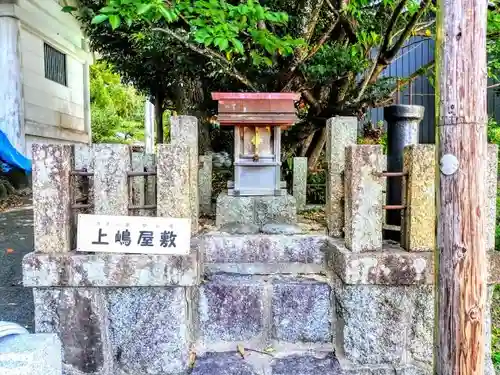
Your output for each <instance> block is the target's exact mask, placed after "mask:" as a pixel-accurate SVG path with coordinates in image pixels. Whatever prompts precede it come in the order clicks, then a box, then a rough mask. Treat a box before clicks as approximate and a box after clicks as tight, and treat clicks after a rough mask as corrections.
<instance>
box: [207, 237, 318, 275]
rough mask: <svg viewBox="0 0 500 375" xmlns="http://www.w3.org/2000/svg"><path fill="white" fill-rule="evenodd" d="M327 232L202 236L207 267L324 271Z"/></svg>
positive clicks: (265, 271)
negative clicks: (316, 233)
mask: <svg viewBox="0 0 500 375" xmlns="http://www.w3.org/2000/svg"><path fill="white" fill-rule="evenodd" d="M326 247H327V237H326V236H324V235H279V234H275V235H269V234H258V235H232V236H229V235H223V234H212V235H206V236H203V237H201V239H200V248H201V249H203V250H204V259H205V260H204V262H205V267H206V268H207V269H209V270H215V271H218V272H243V273H247V274H248V273H261V274H266V273H277V272H278V273H321V272H324V270H325V269H324V263H325V251H326Z"/></svg>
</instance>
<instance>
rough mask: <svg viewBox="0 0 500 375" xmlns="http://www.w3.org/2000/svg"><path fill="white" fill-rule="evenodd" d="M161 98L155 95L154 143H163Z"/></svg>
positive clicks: (159, 95)
mask: <svg viewBox="0 0 500 375" xmlns="http://www.w3.org/2000/svg"><path fill="white" fill-rule="evenodd" d="M163 112H164V111H163V97H162V95H161V94H159V93H157V94H156V95H155V119H156V143H164V142H165V137H164V135H163Z"/></svg>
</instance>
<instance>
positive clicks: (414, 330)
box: [405, 285, 435, 374]
mask: <svg viewBox="0 0 500 375" xmlns="http://www.w3.org/2000/svg"><path fill="white" fill-rule="evenodd" d="M413 306H414V307H413V309H412V312H411V326H410V330H409V332H408V335H409V336H408V337H409V339H408V352H409V354H410V355H411V358H412V359H413V360H416V361H419V362H423V363H428V364H429V365H432V358H433V355H434V350H433V340H434V326H435V325H434V308H435V307H434V288H433V286H431V285H430V286H423V287H418V288H416V290H415V295H414V300H413ZM408 371H409V370H408ZM405 374H406V373H405ZM408 374H411V372H408Z"/></svg>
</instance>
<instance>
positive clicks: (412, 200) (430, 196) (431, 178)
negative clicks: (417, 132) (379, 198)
mask: <svg viewBox="0 0 500 375" xmlns="http://www.w3.org/2000/svg"><path fill="white" fill-rule="evenodd" d="M435 159H436V158H435V146H434V145H412V146H408V147H405V149H404V155H403V161H404V166H403V172H406V173H407V176H406V177H405V178H403V205H405V206H406V209H405V210H404V211H403V220H402V225H401V245H402V247H403V248H405V249H406V250H408V251H434V249H435V247H436V200H435V199H436V198H435V197H436V193H435V180H436V170H435V165H436V161H435Z"/></svg>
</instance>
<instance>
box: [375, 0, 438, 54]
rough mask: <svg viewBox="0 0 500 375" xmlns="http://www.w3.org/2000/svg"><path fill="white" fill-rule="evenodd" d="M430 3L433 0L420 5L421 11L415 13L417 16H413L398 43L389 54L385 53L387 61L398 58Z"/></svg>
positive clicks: (427, 0)
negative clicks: (399, 52) (397, 55)
mask: <svg viewBox="0 0 500 375" xmlns="http://www.w3.org/2000/svg"><path fill="white" fill-rule="evenodd" d="M430 2H431V0H424V1H423V2H422V3H421V4H420V9H419V10H418V11H417V12H415V14H414V15H413V16H412V18H411V19H410V22H408V24H407V25H406V28H405V30H404V31H403V33H402V34H401V36H400V37H399V39H398V41H397V42H396V43H394V46H393V47H392V48H391V49H390V50H389V51H387V53H384V57H385V59H386V60H391V59H393V58H394V56H396V54H397V53H398V51H399V50H400V49H401V47H402V46H403V44H404V43H405V42H406V40H407V39H408V38H409V36H410V34H411V32H412V31H413V28H414V27H415V25H416V24H417V21H418V20H419V19H420V17H421V16H422V14H423V13H424V12H425V10H426V9H427V7H428V6H429V4H430Z"/></svg>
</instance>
